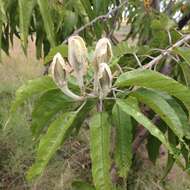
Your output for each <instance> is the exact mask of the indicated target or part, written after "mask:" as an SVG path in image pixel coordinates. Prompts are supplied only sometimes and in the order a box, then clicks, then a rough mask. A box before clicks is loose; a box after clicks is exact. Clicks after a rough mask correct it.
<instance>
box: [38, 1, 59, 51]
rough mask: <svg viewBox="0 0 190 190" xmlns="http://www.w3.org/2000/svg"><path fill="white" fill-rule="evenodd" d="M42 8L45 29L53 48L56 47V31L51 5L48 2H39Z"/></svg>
mask: <svg viewBox="0 0 190 190" xmlns="http://www.w3.org/2000/svg"><path fill="white" fill-rule="evenodd" d="M37 1H38V5H39V8H40V12H41V15H42V18H43V22H44V28H45V31H46V34H47V38H48V40H49V42H50V44H51V47H54V46H55V44H56V43H55V35H54V34H55V30H54V24H53V20H52V15H51V8H50V6H49V5H50V3H49V1H48V0H37Z"/></svg>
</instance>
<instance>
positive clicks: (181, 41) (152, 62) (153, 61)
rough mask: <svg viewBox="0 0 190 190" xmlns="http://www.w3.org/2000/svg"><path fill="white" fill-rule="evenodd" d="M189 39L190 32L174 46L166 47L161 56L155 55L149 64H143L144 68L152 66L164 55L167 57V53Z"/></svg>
mask: <svg viewBox="0 0 190 190" xmlns="http://www.w3.org/2000/svg"><path fill="white" fill-rule="evenodd" d="M189 40H190V34H188V35H186V36H185V37H183V38H182V39H181V40H179V41H178V42H176V43H175V44H174V45H173V46H171V47H170V48H168V49H166V50H165V51H164V52H163V53H162V54H160V55H159V56H157V57H155V58H154V59H153V60H152V61H150V62H149V63H148V64H146V65H143V68H144V69H148V68H151V67H152V66H153V65H155V64H157V63H158V62H159V61H160V60H161V59H162V58H163V57H165V56H166V55H168V54H169V53H170V52H171V51H172V50H173V49H174V48H176V47H180V46H181V45H183V44H184V43H186V42H187V41H189Z"/></svg>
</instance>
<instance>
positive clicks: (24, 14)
mask: <svg viewBox="0 0 190 190" xmlns="http://www.w3.org/2000/svg"><path fill="white" fill-rule="evenodd" d="M18 3H19V22H20V33H21V42H22V46H23V47H24V50H25V51H26V47H27V43H28V31H29V26H30V20H31V16H32V11H33V9H34V6H35V4H36V0H19V1H18Z"/></svg>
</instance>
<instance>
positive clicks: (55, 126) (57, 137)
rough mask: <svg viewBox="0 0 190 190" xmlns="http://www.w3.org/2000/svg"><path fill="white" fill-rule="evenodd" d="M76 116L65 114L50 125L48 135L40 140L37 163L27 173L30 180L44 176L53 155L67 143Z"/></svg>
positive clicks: (71, 113) (74, 113)
mask: <svg viewBox="0 0 190 190" xmlns="http://www.w3.org/2000/svg"><path fill="white" fill-rule="evenodd" d="M76 114H77V112H68V113H64V114H63V115H61V116H60V117H59V118H58V119H56V120H55V121H54V122H53V123H52V124H51V125H50V127H49V128H48V131H47V133H46V135H44V136H43V137H42V139H41V140H40V143H39V147H38V151H37V157H36V163H35V164H34V165H33V166H32V167H31V168H30V170H29V171H28V173H27V178H28V180H32V179H33V178H35V177H38V176H40V175H41V174H42V172H43V170H44V168H45V166H46V165H47V164H48V162H49V160H50V159H51V157H52V155H54V154H55V152H56V151H57V150H58V149H59V147H60V145H61V143H62V142H63V141H65V139H66V137H67V136H68V134H69V133H70V132H71V130H72V123H73V121H74V119H75V117H76Z"/></svg>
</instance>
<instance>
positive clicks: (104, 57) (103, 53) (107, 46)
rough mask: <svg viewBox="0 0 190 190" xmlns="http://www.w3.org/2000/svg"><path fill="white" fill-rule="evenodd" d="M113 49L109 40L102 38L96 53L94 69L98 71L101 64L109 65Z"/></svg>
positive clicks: (97, 45)
mask: <svg viewBox="0 0 190 190" xmlns="http://www.w3.org/2000/svg"><path fill="white" fill-rule="evenodd" d="M112 56H113V53H112V47H111V43H110V41H109V39H108V38H101V39H100V40H99V41H98V42H97V44H96V49H95V53H94V61H93V62H94V67H95V69H96V70H97V69H98V65H99V64H100V63H109V62H110V60H111V59H112Z"/></svg>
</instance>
